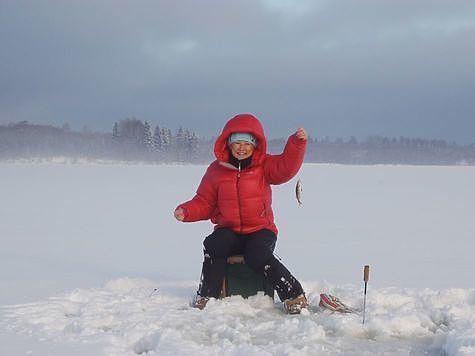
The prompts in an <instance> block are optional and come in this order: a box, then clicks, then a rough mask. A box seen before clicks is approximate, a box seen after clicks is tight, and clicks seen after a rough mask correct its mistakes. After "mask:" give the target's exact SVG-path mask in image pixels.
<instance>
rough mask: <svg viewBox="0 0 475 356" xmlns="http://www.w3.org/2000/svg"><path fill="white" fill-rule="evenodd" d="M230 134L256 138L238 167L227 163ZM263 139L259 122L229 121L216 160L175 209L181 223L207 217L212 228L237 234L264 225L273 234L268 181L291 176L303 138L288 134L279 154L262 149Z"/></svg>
mask: <svg viewBox="0 0 475 356" xmlns="http://www.w3.org/2000/svg"><path fill="white" fill-rule="evenodd" d="M233 132H250V133H252V134H253V135H254V136H255V137H256V138H257V140H258V144H257V146H256V148H255V149H254V153H253V155H252V161H251V164H250V165H249V166H248V167H247V168H245V169H243V170H242V171H240V172H239V171H238V169H237V168H236V167H234V166H233V165H231V164H230V163H228V161H229V155H230V152H229V150H228V148H227V140H228V137H229V135H230V134H231V133H233ZM266 146H267V144H266V138H265V136H264V130H263V128H262V125H261V123H260V122H259V120H258V119H257V118H256V117H254V116H252V115H250V114H241V115H237V116H235V117H233V118H232V119H231V120H229V121H228V122H227V123H226V125H225V126H224V128H223V132H222V133H221V135H220V136H219V137H218V138H217V140H216V142H215V145H214V153H215V156H216V161H214V162H213V163H211V164H210V166H209V167H208V169H207V171H206V173H205V175H204V176H203V178H202V180H201V183H200V185H199V187H198V190H197V192H196V195H195V196H194V197H193V199H191V200H189V201H187V202H186V203H183V204H180V205H179V206H178V207H177V208H180V207H181V208H183V209H184V212H185V218H184V220H183V221H185V222H191V221H198V220H208V219H211V221H212V222H213V223H214V224H216V226H215V229H217V228H222V227H226V228H230V229H232V230H233V231H235V232H236V233H239V234H248V233H251V232H254V231H257V230H261V229H269V230H271V231H273V232H275V233H276V234H277V227H276V226H275V224H274V213H273V211H272V207H271V205H272V190H271V187H270V185H271V184H281V183H285V182H287V181H289V180H290V179H292V177H294V176H295V175H296V174H297V172H298V171H299V169H300V166H301V165H302V162H303V158H304V154H305V148H306V141H305V140H300V139H298V138H296V137H295V135H292V136H290V137H289V139H288V140H287V144H286V145H285V148H284V152H283V153H282V154H280V155H270V154H267V153H266Z"/></svg>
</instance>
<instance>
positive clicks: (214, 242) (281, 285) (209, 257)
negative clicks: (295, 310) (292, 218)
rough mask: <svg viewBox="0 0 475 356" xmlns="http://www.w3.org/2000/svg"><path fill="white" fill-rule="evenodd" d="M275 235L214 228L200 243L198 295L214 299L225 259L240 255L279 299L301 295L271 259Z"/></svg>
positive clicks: (292, 279) (286, 272)
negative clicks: (265, 280)
mask: <svg viewBox="0 0 475 356" xmlns="http://www.w3.org/2000/svg"><path fill="white" fill-rule="evenodd" d="M276 240H277V236H276V235H275V234H274V233H273V232H272V231H270V230H266V229H263V230H259V231H256V232H253V233H250V234H236V233H235V232H233V231H232V230H230V229H217V230H215V231H214V232H213V233H212V234H211V235H209V236H207V237H206V238H205V240H204V242H203V245H204V251H203V252H204V261H203V269H202V272H201V281H200V286H199V290H198V294H199V295H200V296H202V297H214V298H217V297H218V296H219V293H220V291H221V286H222V281H223V278H224V275H225V272H226V265H227V258H228V257H229V256H233V255H238V254H240V255H243V256H244V261H245V263H246V264H247V265H248V266H249V267H250V268H252V269H253V270H254V271H255V272H256V273H258V274H264V278H266V279H267V280H268V281H269V282H270V284H271V285H272V286H273V287H274V289H275V290H276V291H277V294H278V295H279V298H280V300H282V301H284V300H286V299H291V298H295V297H297V296H298V295H300V294H303V293H304V292H303V289H302V286H301V285H300V283H299V281H298V280H297V279H296V278H295V277H294V276H292V274H291V273H290V272H289V270H288V269H287V268H286V267H285V266H284V265H283V264H282V263H281V262H280V261H279V260H278V259H277V258H275V256H274V248H275V243H276Z"/></svg>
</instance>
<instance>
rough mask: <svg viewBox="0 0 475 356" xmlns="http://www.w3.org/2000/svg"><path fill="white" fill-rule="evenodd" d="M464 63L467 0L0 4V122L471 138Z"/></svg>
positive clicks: (472, 74)
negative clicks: (242, 116)
mask: <svg viewBox="0 0 475 356" xmlns="http://www.w3.org/2000/svg"><path fill="white" fill-rule="evenodd" d="M474 69H475V1H472V0H467V1H457V0H447V1H437V0H417V1H414V0H407V1H406V0H397V1H384V0H373V1H367V0H354V1H336V0H328V1H321V0H260V1H258V0H242V1H237V0H234V1H226V0H216V1H210V0H199V1H198V0H186V1H179V0H170V1H156V0H155V1H152V0H150V1H140V0H135V1H132V0H131V1H121V0H115V1H112V0H110V1H104V0H93V1H88V0H78V1H67V0H57V1H46V0H31V1H26V0H0V124H6V123H9V122H15V121H20V120H27V121H30V122H33V123H52V124H55V125H62V124H63V123H66V122H67V123H69V124H70V125H71V127H72V128H73V129H81V128H82V127H83V126H85V125H86V126H88V127H89V128H91V129H93V130H98V131H111V129H112V125H113V123H114V122H115V121H118V120H120V119H123V118H126V117H136V118H138V119H141V120H148V121H150V122H151V123H152V124H161V125H163V126H166V127H169V128H171V129H176V128H178V127H179V126H180V125H183V126H185V127H188V128H191V129H193V130H196V131H197V133H199V134H200V135H203V136H212V135H215V134H216V133H218V132H219V131H220V130H221V128H222V126H223V124H224V123H225V121H226V120H227V119H228V118H229V117H230V116H233V115H234V114H237V113H241V112H250V113H254V114H255V115H257V116H258V117H259V118H260V119H261V120H262V121H263V124H264V128H265V131H266V133H267V134H268V136H270V137H277V136H282V135H287V134H290V132H291V131H292V130H294V129H295V128H297V127H299V126H304V127H306V128H307V130H308V131H309V133H310V135H312V136H315V137H324V136H330V137H332V138H336V137H343V138H348V137H349V136H351V135H354V136H356V137H358V138H366V137H367V136H368V135H386V136H392V137H398V136H411V137H424V138H443V139H446V140H453V141H457V142H461V143H472V142H475V70H474Z"/></svg>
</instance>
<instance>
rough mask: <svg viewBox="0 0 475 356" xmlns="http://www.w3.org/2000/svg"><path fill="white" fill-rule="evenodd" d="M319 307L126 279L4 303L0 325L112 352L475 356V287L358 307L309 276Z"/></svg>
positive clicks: (351, 294) (346, 290)
mask: <svg viewBox="0 0 475 356" xmlns="http://www.w3.org/2000/svg"><path fill="white" fill-rule="evenodd" d="M304 286H305V289H306V290H307V291H309V293H308V296H309V301H310V303H311V305H312V311H309V312H306V313H303V314H302V315H299V316H290V315H285V314H283V313H282V312H281V311H280V310H279V308H277V307H276V303H274V302H273V301H272V300H271V299H270V298H268V297H266V296H264V295H257V296H254V297H250V298H248V299H243V298H241V297H239V296H233V297H230V298H225V299H223V300H211V301H210V302H209V303H208V305H207V307H206V308H205V309H204V310H202V311H200V310H197V309H193V308H190V307H189V300H190V298H191V296H192V295H193V293H194V290H195V287H196V285H195V282H175V283H172V282H168V283H157V282H154V281H150V280H145V279H130V278H121V279H117V280H113V281H110V282H108V283H107V284H106V285H105V286H104V287H103V288H97V289H76V290H73V291H71V292H69V293H66V294H64V295H61V296H56V297H51V298H49V299H47V300H44V301H39V302H36V303H28V304H17V305H9V306H5V307H3V308H2V314H3V316H2V322H1V325H0V327H1V328H5V329H7V330H10V331H13V332H17V333H25V334H28V335H35V336H37V337H38V338H41V339H43V340H49V341H53V342H55V341H56V342H71V343H94V344H100V345H102V346H101V347H103V348H102V350H101V353H103V354H107V355H142V354H147V355H171V354H173V355H191V354H193V355H222V354H226V355H274V354H279V355H313V354H321V353H330V354H331V353H343V354H359V355H360V354H382V353H387V354H409V353H411V352H412V353H417V354H418V353H429V354H449V355H469V354H475V290H472V289H446V290H441V291H435V290H430V289H423V290H415V289H402V290H401V289H396V288H384V289H378V290H376V289H375V290H372V291H371V292H369V294H368V300H367V309H366V323H365V325H362V317H361V315H359V314H346V315H342V314H336V313H330V312H327V311H322V310H319V309H318V307H317V305H318V295H319V293H320V292H323V291H325V292H330V293H334V294H337V295H339V296H340V297H341V298H342V299H343V300H344V301H346V302H348V304H350V305H352V306H354V307H356V308H361V307H362V293H361V290H360V289H359V288H357V287H355V286H352V285H346V286H331V285H329V284H327V283H323V282H307V283H304Z"/></svg>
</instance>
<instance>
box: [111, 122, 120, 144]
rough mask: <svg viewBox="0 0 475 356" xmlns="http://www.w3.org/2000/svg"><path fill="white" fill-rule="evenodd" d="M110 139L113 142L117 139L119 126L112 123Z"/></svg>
mask: <svg viewBox="0 0 475 356" xmlns="http://www.w3.org/2000/svg"><path fill="white" fill-rule="evenodd" d="M112 138H113V139H114V140H116V139H118V138H119V124H118V123H117V122H114V127H113V128H112Z"/></svg>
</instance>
